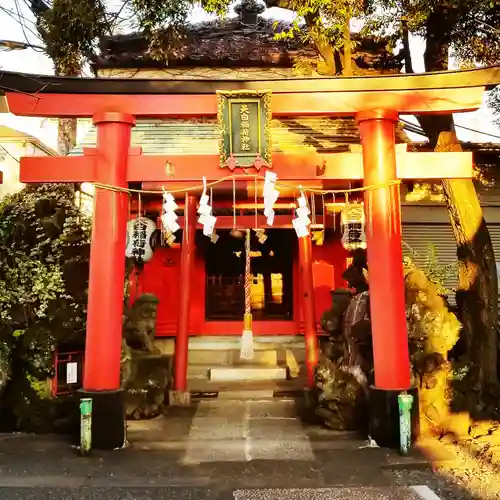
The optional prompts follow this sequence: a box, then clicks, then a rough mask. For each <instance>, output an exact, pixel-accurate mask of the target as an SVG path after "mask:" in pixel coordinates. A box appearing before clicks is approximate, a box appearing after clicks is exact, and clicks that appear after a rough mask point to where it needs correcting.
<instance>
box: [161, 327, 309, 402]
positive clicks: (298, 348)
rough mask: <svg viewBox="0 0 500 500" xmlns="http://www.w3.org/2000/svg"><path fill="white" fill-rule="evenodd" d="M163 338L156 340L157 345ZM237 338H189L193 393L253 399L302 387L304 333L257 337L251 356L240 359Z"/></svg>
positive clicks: (206, 395)
mask: <svg viewBox="0 0 500 500" xmlns="http://www.w3.org/2000/svg"><path fill="white" fill-rule="evenodd" d="M164 342H165V341H162V340H159V341H157V344H158V347H160V344H159V343H164ZM167 342H168V341H167ZM240 342H241V338H240V337H229V336H228V337H222V336H221V337H192V338H191V339H190V342H189V358H188V361H189V365H188V386H189V388H190V391H191V393H192V394H193V396H195V397H224V398H232V399H248V398H253V399H254V398H267V397H273V396H274V395H276V394H286V393H290V392H297V391H300V390H302V389H303V387H304V376H303V375H304V373H303V372H304V361H305V346H304V338H303V337H298V336H262V337H256V338H255V339H254V358H253V359H252V360H241V359H240ZM165 347H166V346H162V347H160V349H161V350H162V351H165Z"/></svg>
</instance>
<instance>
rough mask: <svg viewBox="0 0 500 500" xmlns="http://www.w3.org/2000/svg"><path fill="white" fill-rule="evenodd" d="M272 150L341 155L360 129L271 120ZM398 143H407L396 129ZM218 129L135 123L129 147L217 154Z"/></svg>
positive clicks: (90, 136)
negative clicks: (307, 149) (301, 149)
mask: <svg viewBox="0 0 500 500" xmlns="http://www.w3.org/2000/svg"><path fill="white" fill-rule="evenodd" d="M271 134H272V144H273V150H274V151H285V152H286V151H290V149H291V148H296V147H297V146H306V147H310V148H314V150H316V151H318V152H320V153H321V152H342V151H347V150H348V149H349V144H359V129H358V127H357V125H356V123H355V121H354V119H352V118H316V117H301V118H300V117H299V118H291V119H279V120H278V119H274V120H273V121H272V126H271ZM396 135H397V142H408V138H407V137H406V135H405V133H404V131H403V130H402V129H401V128H398V131H397V134H396ZM95 141H96V130H95V128H94V127H92V128H91V129H89V131H88V133H87V135H86V136H85V138H84V140H83V141H82V143H80V144H79V145H78V146H77V147H76V148H75V149H74V151H73V152H72V154H81V153H82V147H84V146H92V145H94V144H95ZM218 141H219V126H218V123H217V120H216V119H201V118H200V119H188V120H186V119H169V120H151V119H149V120H138V121H137V124H136V126H135V127H134V128H133V129H132V145H133V146H141V147H142V151H143V154H145V155H169V154H171V155H181V154H189V155H197V154H199V155H203V154H218V152H219V147H218V144H219V142H218Z"/></svg>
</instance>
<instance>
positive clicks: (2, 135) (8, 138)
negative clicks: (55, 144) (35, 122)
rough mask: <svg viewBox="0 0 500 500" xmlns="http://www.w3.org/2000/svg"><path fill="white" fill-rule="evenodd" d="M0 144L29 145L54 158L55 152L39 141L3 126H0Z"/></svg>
mask: <svg viewBox="0 0 500 500" xmlns="http://www.w3.org/2000/svg"><path fill="white" fill-rule="evenodd" d="M0 142H11V143H19V142H21V143H29V144H33V146H35V147H37V148H38V149H40V150H41V151H43V152H44V153H46V154H47V155H49V156H56V155H57V152H56V151H54V150H53V149H52V148H50V147H49V146H47V145H46V144H44V143H43V142H42V141H41V140H40V139H38V138H37V137H34V136H32V135H30V134H26V133H25V132H21V131H19V130H15V129H13V128H10V127H6V126H4V125H0Z"/></svg>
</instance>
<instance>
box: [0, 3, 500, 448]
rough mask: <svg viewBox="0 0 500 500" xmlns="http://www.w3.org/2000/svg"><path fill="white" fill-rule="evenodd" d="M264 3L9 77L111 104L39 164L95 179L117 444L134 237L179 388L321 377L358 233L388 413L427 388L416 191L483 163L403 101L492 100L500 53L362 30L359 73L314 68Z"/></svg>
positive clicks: (286, 385)
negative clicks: (446, 54)
mask: <svg viewBox="0 0 500 500" xmlns="http://www.w3.org/2000/svg"><path fill="white" fill-rule="evenodd" d="M248 5H249V2H246V1H245V2H243V3H242V4H240V5H239V6H238V7H237V9H236V11H237V14H238V16H237V17H235V18H231V19H226V20H223V21H220V20H219V21H211V22H208V23H203V24H201V25H197V26H194V27H193V28H192V30H191V32H190V34H189V36H188V37H187V40H186V44H185V46H184V47H182V50H179V51H178V52H176V54H171V55H169V64H168V67H167V68H165V65H164V64H163V65H160V64H159V63H158V62H156V61H154V60H152V59H151V58H150V57H149V56H148V54H147V43H146V40H145V39H144V38H143V37H142V36H140V35H127V36H116V37H110V38H106V39H103V40H102V42H101V55H100V56H99V58H96V59H95V60H94V61H93V69H94V71H95V73H96V76H97V78H95V79H82V78H65V77H52V76H50V77H48V76H47V77H44V76H36V77H33V76H32V75H23V74H16V73H4V75H3V79H2V82H0V88H1V89H2V91H3V93H4V94H5V101H6V103H7V106H8V110H9V111H10V112H12V113H14V114H17V115H20V116H42V117H78V118H86V119H88V118H91V119H92V121H93V125H94V127H93V128H92V129H91V130H90V131H89V133H88V135H87V137H86V139H85V140H84V141H83V143H82V144H79V145H78V147H77V148H76V149H75V151H73V153H72V154H71V155H70V156H68V157H59V158H23V159H22V160H21V181H22V182H74V183H90V184H94V186H95V194H94V198H95V200H94V201H95V203H94V208H93V230H92V242H91V256H90V279H89V304H88V317H87V334H86V346H85V361H84V379H83V391H84V394H86V395H88V396H89V397H92V399H93V401H94V407H95V413H94V415H93V433H94V438H95V442H96V443H101V445H102V447H109V448H114V447H118V446H120V444H121V443H123V441H124V431H123V429H122V428H121V427H120V425H118V424H119V423H121V422H123V419H124V417H123V398H122V395H121V391H120V354H121V342H122V313H123V296H124V294H123V283H124V280H125V255H126V254H127V255H128V256H129V257H130V258H132V259H134V261H135V269H134V271H133V272H132V273H131V275H130V277H129V293H130V298H131V300H132V301H133V300H137V299H138V298H139V297H141V296H143V295H144V294H153V295H155V296H156V297H157V299H158V300H159V304H158V309H157V320H156V325H155V332H154V333H155V346H156V347H157V348H159V349H160V350H161V351H162V352H164V353H172V354H173V359H174V370H173V387H172V390H171V391H170V394H169V403H170V404H186V403H188V402H189V400H190V398H191V396H192V395H193V393H198V394H199V393H210V392H211V393H217V392H221V391H232V392H233V395H234V394H236V395H237V394H238V392H239V393H240V394H241V397H244V396H245V394H243V392H245V390H249V389H251V390H255V391H257V392H256V394H257V393H258V394H260V395H261V396H264V395H266V396H268V395H272V394H268V393H269V391H271V393H272V391H273V388H274V389H276V387H278V390H279V391H286V390H288V389H290V390H292V389H297V388H300V389H304V388H308V387H311V386H312V385H313V381H314V370H315V367H316V365H317V361H318V355H319V352H318V351H319V348H318V345H319V341H320V337H321V335H322V331H321V328H320V326H319V320H320V317H321V314H322V313H323V312H324V311H326V310H327V309H329V307H330V304H331V294H330V292H331V290H332V289H335V288H341V287H345V286H346V283H345V282H344V280H343V277H342V275H343V272H344V271H345V269H346V268H347V266H348V265H349V263H350V259H351V258H352V254H351V250H353V249H356V248H366V249H367V256H368V269H369V285H370V312H371V325H372V337H373V353H374V371H375V385H374V387H373V388H372V389H371V393H372V396H373V398H372V399H373V401H375V402H376V404H375V405H374V406H373V408H372V411H373V412H374V413H376V415H375V416H374V419H375V420H377V421H378V422H379V424H380V423H382V424H383V425H382V424H380V425H382V427H383V426H384V425H386V426H389V425H392V426H394V422H397V418H398V416H397V411H396V413H394V411H393V409H394V407H396V408H397V405H396V406H394V404H395V401H397V396H398V394H400V393H401V391H407V390H409V391H415V388H412V387H411V380H410V364H409V354H408V339H407V330H406V312H405V296H404V279H403V267H402V259H403V251H402V242H403V238H402V223H401V217H402V216H401V193H403V196H406V193H408V192H413V191H415V186H416V185H417V186H418V185H419V184H420V183H422V182H425V183H429V184H430V185H433V184H437V183H439V182H440V181H441V179H443V178H472V175H473V172H472V153H470V152H463V153H456V152H447V153H433V152H418V151H415V148H413V147H412V146H411V144H410V141H409V139H408V137H407V135H406V134H405V132H404V130H403V128H402V126H401V124H400V122H399V116H400V115H404V114H408V115H409V114H414V115H415V114H416V115H418V114H433V113H451V112H453V113H455V112H466V111H472V110H475V109H477V108H478V107H479V106H480V105H481V103H482V101H483V95H484V91H485V89H486V88H489V87H490V86H491V85H494V84H495V83H496V81H498V69H497V68H493V69H482V70H468V71H462V72H445V73H442V74H438V75H435V74H423V75H404V74H400V73H399V72H400V69H401V67H400V61H399V60H398V58H397V57H394V56H392V55H391V54H389V53H387V52H386V51H385V49H384V47H385V42H384V41H376V40H360V41H359V44H358V48H357V49H356V50H354V51H353V55H352V57H353V66H354V76H353V77H348V78H343V77H324V76H321V75H319V74H315V73H311V74H310V75H307V76H306V77H304V75H302V76H300V75H296V74H295V73H294V71H293V67H294V65H295V64H296V62H297V58H300V60H301V61H302V63H304V61H306V62H307V61H308V60H309V62H311V63H314V62H315V61H317V58H318V54H317V53H316V52H315V49H314V48H313V47H306V48H301V47H299V46H297V45H294V44H295V42H294V41H293V40H286V41H284V40H280V41H278V40H276V39H275V37H274V31H273V21H272V20H269V19H268V18H266V17H265V14H266V13H263V12H260V13H259V12H255V11H254V10H252V9H250V8H248ZM284 28H286V26H283V27H282V28H281V29H284ZM156 229H157V230H158V232H156V231H155V230H156ZM153 233H155V234H157V235H158V237H157V238H156V239H157V244H156V245H155V247H154V248H152V249H151V248H149V243H150V241H152V240H150V236H152V235H153ZM153 239H154V238H153ZM256 383H257V384H256ZM245 384H247V387H245ZM251 384H256V385H253V386H252V385H251ZM259 391H260V392H259ZM247 396H248V395H247ZM120 429H121V430H120ZM381 432H382V431H381ZM96 446H97V444H96Z"/></svg>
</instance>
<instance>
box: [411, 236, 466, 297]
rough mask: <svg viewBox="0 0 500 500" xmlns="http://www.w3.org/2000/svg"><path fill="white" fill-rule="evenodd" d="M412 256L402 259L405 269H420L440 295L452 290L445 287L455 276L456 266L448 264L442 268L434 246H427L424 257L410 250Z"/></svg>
mask: <svg viewBox="0 0 500 500" xmlns="http://www.w3.org/2000/svg"><path fill="white" fill-rule="evenodd" d="M410 250H411V253H412V256H407V257H405V258H404V259H403V264H404V267H405V269H410V268H412V267H414V266H416V267H418V268H420V269H421V270H422V271H423V272H424V274H425V276H426V278H427V279H428V280H429V281H430V282H431V283H432V284H434V285H436V286H437V289H438V291H439V293H440V294H442V295H447V294H448V293H450V291H452V290H448V289H447V288H446V286H445V283H446V281H447V280H448V279H449V278H451V277H453V276H456V275H457V264H449V265H446V266H443V265H442V264H441V263H440V262H439V259H438V256H437V249H436V246H435V245H433V244H429V245H427V254H426V255H425V256H423V255H419V254H417V252H415V251H414V250H413V249H410Z"/></svg>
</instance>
